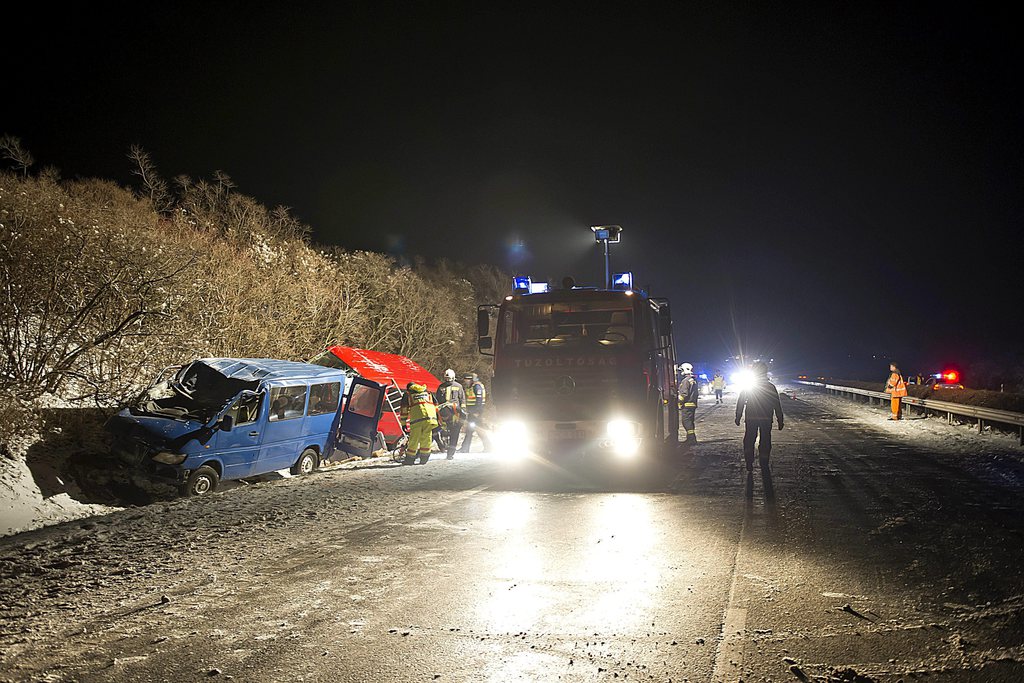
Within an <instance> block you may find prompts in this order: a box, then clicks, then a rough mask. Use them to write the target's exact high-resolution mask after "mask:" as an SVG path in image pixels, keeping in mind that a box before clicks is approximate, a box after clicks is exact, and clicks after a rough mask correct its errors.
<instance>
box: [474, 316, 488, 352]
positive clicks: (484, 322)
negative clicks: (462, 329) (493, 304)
mask: <svg viewBox="0 0 1024 683" xmlns="http://www.w3.org/2000/svg"><path fill="white" fill-rule="evenodd" d="M490 331H491V316H490V313H489V312H488V311H487V310H485V309H477V312H476V336H478V337H481V338H483V337H486V336H487V333H488V332H490ZM481 341H483V339H481ZM487 348H491V345H490V343H488V344H487Z"/></svg>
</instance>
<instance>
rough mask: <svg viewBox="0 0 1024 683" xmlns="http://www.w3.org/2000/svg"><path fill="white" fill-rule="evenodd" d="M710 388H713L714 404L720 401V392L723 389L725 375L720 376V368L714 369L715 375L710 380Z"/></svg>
mask: <svg viewBox="0 0 1024 683" xmlns="http://www.w3.org/2000/svg"><path fill="white" fill-rule="evenodd" d="M711 388H712V389H714V390H715V405H718V404H719V403H722V392H723V391H725V377H722V371H721V370H715V376H714V378H712V380H711Z"/></svg>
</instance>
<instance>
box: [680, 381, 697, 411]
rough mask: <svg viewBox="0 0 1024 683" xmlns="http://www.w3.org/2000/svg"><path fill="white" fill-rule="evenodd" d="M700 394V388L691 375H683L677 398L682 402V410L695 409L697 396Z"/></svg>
mask: <svg viewBox="0 0 1024 683" xmlns="http://www.w3.org/2000/svg"><path fill="white" fill-rule="evenodd" d="M698 394H700V386H699V385H698V384H697V380H696V379H695V378H694V377H693V375H685V376H684V377H683V381H682V384H680V385H679V398H680V399H681V400H682V401H683V407H684V408H696V407H697V396H698Z"/></svg>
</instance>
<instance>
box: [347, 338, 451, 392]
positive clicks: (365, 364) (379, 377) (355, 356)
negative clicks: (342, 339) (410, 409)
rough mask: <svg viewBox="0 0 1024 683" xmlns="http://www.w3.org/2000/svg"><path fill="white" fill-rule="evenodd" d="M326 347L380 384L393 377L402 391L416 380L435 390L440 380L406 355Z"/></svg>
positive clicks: (348, 347) (361, 373) (388, 382)
mask: <svg viewBox="0 0 1024 683" xmlns="http://www.w3.org/2000/svg"><path fill="white" fill-rule="evenodd" d="M327 350H328V351H330V352H331V353H332V354H333V355H334V356H336V357H337V358H338V359H339V360H341V361H342V362H344V363H345V364H346V365H348V366H349V367H351V368H352V369H353V370H355V371H356V372H358V373H359V374H360V375H361V376H362V377H365V378H366V379H369V380H373V381H374V382H379V383H380V384H390V383H391V380H394V381H395V383H396V384H397V385H398V388H399V389H401V390H402V391H405V386H406V385H407V384H408V383H409V382H416V383H417V384H423V385H426V387H427V389H429V390H430V391H431V392H435V391H437V387H438V385H439V384H440V383H441V382H440V381H439V380H438V379H437V378H436V377H434V376H433V375H432V374H430V373H429V372H428V371H427V370H425V369H424V368H423V366H422V365H420V364H419V363H417V362H416V361H414V360H412V359H411V358H406V357H405V356H399V355H397V354H394V353H383V352H381V351H371V350H369V349H354V348H352V347H350V346H331V347H329V348H328V349H327Z"/></svg>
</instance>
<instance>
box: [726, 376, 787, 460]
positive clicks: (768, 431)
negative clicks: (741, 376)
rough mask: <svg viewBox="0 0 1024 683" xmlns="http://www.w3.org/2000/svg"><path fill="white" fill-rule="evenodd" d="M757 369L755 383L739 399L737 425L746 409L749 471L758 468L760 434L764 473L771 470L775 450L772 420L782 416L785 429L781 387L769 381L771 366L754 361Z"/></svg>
mask: <svg viewBox="0 0 1024 683" xmlns="http://www.w3.org/2000/svg"><path fill="white" fill-rule="evenodd" d="M753 370H754V383H753V385H752V386H751V387H750V388H749V389H746V390H744V391H743V392H741V393H740V397H739V400H738V401H737V402H736V426H737V427H738V426H739V424H740V418H741V417H743V413H744V409H745V410H746V415H747V420H746V422H747V429H746V432H745V433H744V434H743V457H744V459H745V460H746V461H747V471H748V472H751V471H753V469H754V442H755V441H756V440H757V437H758V434H759V433H760V436H761V440H760V442H759V443H758V444H757V456H758V458H757V459H758V462H759V463H760V465H761V470H762V472H764V473H768V472H769V471H770V470H769V468H768V457H769V456H770V455H771V453H772V419H773V418H778V421H779V429H782V425H783V417H782V402H781V401H780V400H779V390H778V389H776V388H775V385H774V384H772V383H771V382H769V381H768V366H767V365H765V364H764V363H754V367H753Z"/></svg>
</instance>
